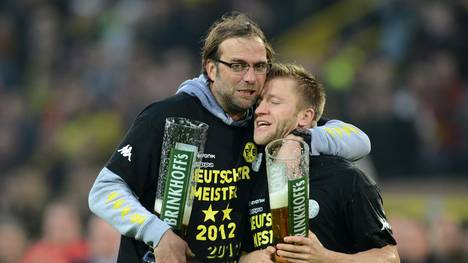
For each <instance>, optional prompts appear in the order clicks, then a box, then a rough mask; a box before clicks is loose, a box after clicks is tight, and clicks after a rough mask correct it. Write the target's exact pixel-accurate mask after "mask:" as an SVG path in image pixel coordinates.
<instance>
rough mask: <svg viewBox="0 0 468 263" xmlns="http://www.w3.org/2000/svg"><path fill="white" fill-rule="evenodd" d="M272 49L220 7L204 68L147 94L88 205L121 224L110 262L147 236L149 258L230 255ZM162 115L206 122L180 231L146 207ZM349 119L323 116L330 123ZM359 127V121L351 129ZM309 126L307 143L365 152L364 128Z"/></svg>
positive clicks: (142, 249)
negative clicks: (174, 87) (161, 92)
mask: <svg viewBox="0 0 468 263" xmlns="http://www.w3.org/2000/svg"><path fill="white" fill-rule="evenodd" d="M273 54H274V52H273V49H272V48H271V46H270V44H269V43H268V41H267V39H266V38H265V35H264V33H263V32H262V30H261V29H260V28H259V27H258V26H257V25H256V24H255V23H254V22H253V21H252V20H250V19H249V18H247V17H246V16H245V15H243V14H233V15H228V16H224V17H222V18H221V19H220V20H219V21H217V22H216V23H214V24H213V26H212V27H211V28H210V30H209V32H208V35H207V37H206V39H205V41H204V46H203V51H202V74H201V75H200V76H199V77H198V78H194V79H191V80H187V81H185V82H184V83H182V85H181V86H180V88H179V91H178V92H177V94H176V95H175V96H172V97H170V98H167V99H165V100H162V101H159V102H155V103H153V104H151V105H150V106H148V107H147V108H145V109H144V110H143V111H142V112H141V113H140V114H139V115H138V117H137V118H136V120H135V121H134V123H133V125H132V127H131V128H130V130H129V131H128V132H127V134H126V136H125V138H124V139H123V140H122V142H121V143H120V145H119V146H118V147H117V151H115V152H114V154H113V155H112V157H111V158H110V160H109V162H108V163H107V164H106V166H105V167H104V168H103V169H102V171H101V172H100V174H99V176H98V177H97V179H96V182H95V183H94V185H93V187H92V189H91V191H90V195H89V206H90V208H91V210H92V211H93V212H94V213H96V214H97V215H98V216H100V217H102V218H104V219H105V220H106V221H108V222H109V223H110V224H112V225H113V226H114V227H115V228H117V229H118V230H119V231H120V232H121V233H122V235H123V236H122V240H121V245H120V250H119V258H118V262H139V261H141V258H142V257H143V255H144V254H145V253H146V252H147V250H148V246H150V247H151V248H154V254H155V257H156V262H158V263H161V262H187V260H188V259H187V258H189V259H190V258H191V257H192V256H193V254H195V255H196V258H197V259H199V260H202V261H203V262H237V260H238V258H239V256H240V247H241V239H242V233H243V231H244V228H245V223H246V218H247V215H246V211H247V210H246V209H247V202H248V193H249V187H250V186H251V180H252V179H253V178H254V177H256V173H257V171H258V167H257V166H256V163H255V160H256V156H257V146H256V145H255V144H254V143H253V138H252V136H253V123H252V115H253V106H254V104H255V103H256V101H257V96H258V94H259V92H260V91H261V89H262V88H263V85H264V83H265V80H266V77H267V73H268V71H269V69H270V62H271V60H272V57H273ZM166 117H186V118H190V119H193V120H198V121H202V122H205V123H207V124H208V125H209V129H208V135H207V140H206V144H205V153H204V156H203V160H202V163H201V169H200V170H199V171H197V173H196V175H195V180H196V181H197V188H196V191H195V200H194V204H193V209H192V214H191V217H190V222H189V225H188V229H187V235H186V236H187V239H186V240H183V239H181V238H179V237H178V236H177V235H176V234H175V233H174V232H173V231H172V230H171V229H170V227H169V225H168V224H167V223H165V222H163V221H161V220H160V219H159V218H158V217H157V216H156V215H154V214H153V213H151V212H150V211H152V210H153V209H152V208H153V205H154V201H155V192H156V187H157V179H156V178H157V171H158V170H159V163H160V152H161V143H162V134H163V129H164V121H165V119H166ZM350 127H352V126H350V125H348V124H344V123H342V122H339V121H330V122H329V124H328V127H327V128H328V129H346V128H350ZM355 130H357V129H355ZM312 133H313V137H314V140H313V145H312V146H313V147H312V148H313V149H315V150H316V151H324V152H326V153H332V154H340V155H342V156H344V157H347V158H354V157H359V156H363V155H365V154H367V153H368V152H369V150H370V143H369V140H368V138H367V136H366V135H365V134H363V133H362V132H356V133H350V134H347V135H346V136H344V137H343V138H341V137H338V136H336V137H333V136H332V135H330V134H329V133H327V130H326V129H325V128H318V129H315V130H313V131H312Z"/></svg>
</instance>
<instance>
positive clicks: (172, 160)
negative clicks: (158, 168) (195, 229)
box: [160, 143, 198, 229]
mask: <svg viewBox="0 0 468 263" xmlns="http://www.w3.org/2000/svg"><path fill="white" fill-rule="evenodd" d="M197 149H198V148H197V147H196V146H193V145H189V144H184V143H176V145H175V148H173V149H172V150H171V152H170V154H169V167H168V169H167V174H166V183H165V187H164V198H163V202H162V207H161V216H160V218H161V220H163V221H164V222H166V223H167V224H169V225H170V226H171V227H172V228H173V229H180V227H181V223H182V219H183V216H184V211H185V203H186V199H187V191H188V188H189V186H190V180H191V174H192V167H193V164H194V158H195V156H196V154H197Z"/></svg>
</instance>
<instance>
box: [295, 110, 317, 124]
mask: <svg viewBox="0 0 468 263" xmlns="http://www.w3.org/2000/svg"><path fill="white" fill-rule="evenodd" d="M314 116H315V111H314V109H313V108H312V107H308V108H305V109H304V110H301V111H300V112H299V115H298V120H297V121H298V122H297V126H298V127H300V128H309V127H312V123H313V122H314Z"/></svg>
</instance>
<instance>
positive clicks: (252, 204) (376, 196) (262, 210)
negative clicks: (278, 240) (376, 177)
mask: <svg viewBox="0 0 468 263" xmlns="http://www.w3.org/2000/svg"><path fill="white" fill-rule="evenodd" d="M262 166H263V167H262V168H263V170H264V165H262ZM254 185H255V186H254V187H252V189H255V190H254V191H251V197H250V201H249V217H250V219H249V221H250V227H248V229H247V231H250V233H249V234H247V235H246V237H247V240H246V241H245V242H244V247H243V250H245V251H252V250H255V249H260V248H265V247H267V246H268V245H271V244H272V240H273V234H272V232H271V214H270V212H269V211H270V208H269V199H268V184H267V179H266V176H265V177H258V178H256V180H255V182H254ZM309 229H310V230H311V231H312V232H314V233H315V234H316V235H317V237H318V239H319V240H320V242H321V243H322V244H323V245H324V247H326V248H327V249H330V250H333V251H336V252H342V253H347V254H353V253H357V252H360V251H365V250H369V249H372V248H381V247H384V246H386V245H395V244H396V242H395V240H394V238H393V236H392V230H391V228H390V225H389V224H388V222H387V219H386V217H385V213H384V209H383V206H382V198H381V196H380V193H379V189H378V187H377V185H376V184H375V182H373V181H372V180H371V179H370V178H368V177H367V176H366V175H365V174H364V173H363V172H362V171H361V170H359V169H357V168H356V167H354V165H353V164H352V163H350V162H348V161H346V160H344V159H342V158H339V157H332V156H314V157H311V158H310V177H309Z"/></svg>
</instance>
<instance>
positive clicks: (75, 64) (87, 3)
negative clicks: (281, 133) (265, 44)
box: [0, 0, 468, 263]
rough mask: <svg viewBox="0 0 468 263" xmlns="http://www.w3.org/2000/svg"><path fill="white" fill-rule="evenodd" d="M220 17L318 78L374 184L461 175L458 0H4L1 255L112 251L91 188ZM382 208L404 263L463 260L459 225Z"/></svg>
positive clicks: (466, 156) (464, 76)
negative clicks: (357, 135) (360, 138)
mask: <svg viewBox="0 0 468 263" xmlns="http://www.w3.org/2000/svg"><path fill="white" fill-rule="evenodd" d="M227 10H239V11H242V12H245V13H247V14H249V15H250V16H252V17H253V18H254V19H255V20H257V21H258V22H259V24H260V25H261V26H262V27H263V28H264V29H265V31H266V32H267V33H268V34H269V36H268V37H270V38H271V39H272V42H273V44H275V48H277V50H278V52H279V54H280V58H281V59H284V60H289V61H291V60H292V61H297V62H299V63H302V64H304V65H305V66H306V67H307V68H309V69H311V70H312V71H313V72H316V74H317V75H318V76H319V78H320V79H323V81H324V83H325V85H326V87H327V88H328V90H327V93H328V98H329V99H328V101H329V103H328V105H327V111H326V113H325V115H326V116H327V117H330V118H339V119H342V120H346V121H348V122H350V123H353V124H355V125H356V126H358V127H360V128H361V129H362V130H364V131H365V132H366V133H367V134H368V135H369V137H370V139H371V142H372V152H371V155H370V156H369V160H370V163H371V164H372V165H373V166H374V167H375V171H376V175H377V177H378V178H381V179H386V178H387V179H388V178H400V179H402V180H404V179H405V178H417V179H423V178H428V177H431V178H442V177H443V179H448V180H450V179H451V178H457V179H459V178H466V176H467V172H468V136H467V134H468V55H467V54H468V53H467V52H466V48H467V47H468V34H467V28H468V1H464V0H458V1H457V0H453V1H442V0H439V1H438V0H430V1H422V0H414V1H404V0H388V1H372V0H335V1H325V0H321V1H300V0H293V1H287V2H284V1H272V2H271V3H269V1H247V0H245V1H244V0H236V1H234V0H232V1H208V0H185V1H168V0H155V1H143V0H138V1H130V0H69V1H59V0H55V1H53V0H16V1H13V0H6V1H2V2H1V3H0V98H1V103H0V171H1V178H0V207H1V214H0V236H2V240H1V241H0V262H1V263H12V262H23V263H28V262H90V263H91V262H95V263H97V262H113V260H115V251H116V247H117V246H118V242H119V235H118V234H117V233H116V232H115V230H113V229H112V228H110V227H109V226H108V225H106V223H104V222H102V221H100V220H99V219H96V218H94V217H92V216H91V214H90V212H89V209H88V207H87V195H88V192H89V189H90V187H91V184H92V182H93V181H94V179H95V177H96V176H97V173H98V172H99V170H100V168H101V167H102V166H103V164H104V163H105V162H106V158H107V157H108V154H109V152H111V151H112V147H114V145H117V140H118V139H119V138H121V137H122V135H123V134H122V133H123V132H124V131H125V129H126V128H127V127H128V126H129V125H130V123H131V122H132V120H133V118H134V116H135V115H136V114H137V113H138V112H139V111H140V110H141V109H143V107H144V106H146V105H147V104H149V103H151V102H153V101H156V100H159V99H161V98H164V97H167V96H169V95H171V94H174V93H175V91H176V89H177V87H178V85H179V84H180V83H181V82H182V81H183V80H185V79H186V78H188V77H190V76H192V75H194V73H196V70H197V69H198V68H199V65H197V63H198V62H197V61H198V56H199V49H200V41H201V39H200V36H201V35H203V34H204V33H205V32H204V30H205V29H206V28H207V27H208V25H209V24H210V23H211V22H212V21H214V20H215V19H216V18H218V17H219V16H220V15H221V14H223V13H225V12H226V11H227ZM317 39H318V40H317ZM316 40H317V41H320V42H318V43H317V42H314V41H316ZM315 44H317V46H315ZM384 192H385V187H384ZM389 217H390V219H391V220H390V221H391V222H390V223H391V224H392V225H393V228H394V232H395V236H396V238H397V241H398V243H399V245H398V248H399V252H400V256H401V258H402V262H406V263H458V262H468V255H467V253H468V252H467V251H468V225H467V223H466V222H465V223H463V222H461V221H460V220H454V219H453V218H450V217H446V216H445V215H443V214H436V215H433V217H429V216H428V218H425V219H424V220H415V219H412V218H406V217H399V216H395V217H392V216H389ZM465 220H468V219H467V218H465ZM64 229H67V231H63V230H64ZM98 231H103V233H100V232H98ZM449 241H450V242H449ZM47 256H50V257H51V258H47ZM40 260H42V261H40ZM106 260H107V261H106Z"/></svg>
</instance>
